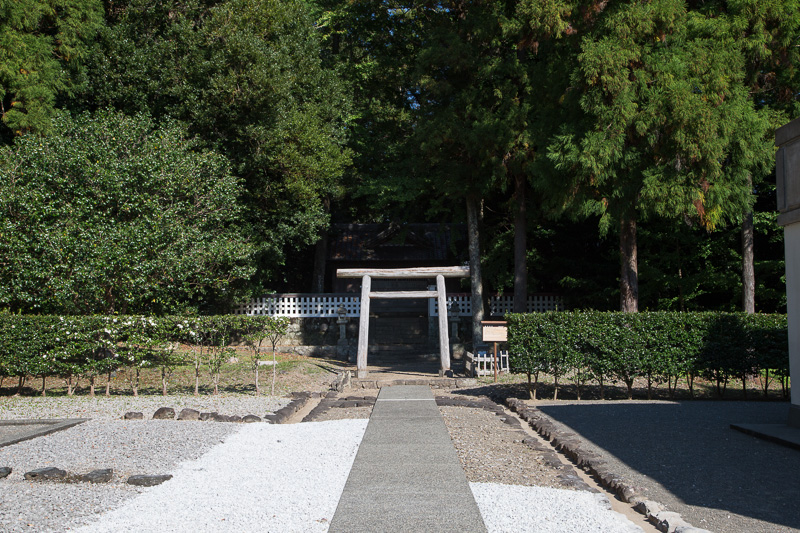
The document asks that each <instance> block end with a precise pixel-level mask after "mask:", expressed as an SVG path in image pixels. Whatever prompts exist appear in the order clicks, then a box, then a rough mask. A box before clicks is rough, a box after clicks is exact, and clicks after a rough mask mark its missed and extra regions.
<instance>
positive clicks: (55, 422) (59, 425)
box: [0, 418, 89, 447]
mask: <svg viewBox="0 0 800 533" xmlns="http://www.w3.org/2000/svg"><path fill="white" fill-rule="evenodd" d="M87 420H89V419H88V418H58V419H41V420H39V419H19V420H2V421H0V426H27V425H44V424H47V425H48V426H49V427H46V428H42V429H41V430H39V431H35V432H33V433H31V434H29V435H25V436H23V437H16V438H13V439H8V440H3V441H0V447H4V446H10V445H12V444H17V443H20V442H24V441H26V440H31V439H35V438H36V437H43V436H45V435H50V434H52V433H55V432H56V431H61V430H64V429H69V428H71V427H74V426H77V425H78V424H83V423H84V422H86V421H87Z"/></svg>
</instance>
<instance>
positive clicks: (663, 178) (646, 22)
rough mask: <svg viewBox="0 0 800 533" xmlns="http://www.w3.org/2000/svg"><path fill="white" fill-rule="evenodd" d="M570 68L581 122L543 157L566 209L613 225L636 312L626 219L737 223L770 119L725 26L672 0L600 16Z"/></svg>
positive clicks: (631, 237) (627, 300)
mask: <svg viewBox="0 0 800 533" xmlns="http://www.w3.org/2000/svg"><path fill="white" fill-rule="evenodd" d="M579 61H580V65H579V67H578V69H576V71H575V72H574V74H573V84H574V85H575V86H576V88H578V89H579V92H578V95H577V97H578V102H579V105H580V106H581V109H582V110H583V112H584V113H585V121H584V122H583V123H582V124H580V125H577V124H571V125H568V126H566V127H565V129H564V133H563V134H562V135H559V136H558V137H557V138H556V139H555V141H554V142H553V144H552V145H551V147H550V150H551V151H550V156H551V158H552V159H553V161H554V162H555V163H556V166H557V168H558V169H559V170H561V171H562V172H563V173H564V181H565V186H566V187H567V189H568V190H569V191H574V193H575V194H574V196H573V199H574V200H575V203H574V207H573V209H575V212H576V213H577V214H582V215H588V214H599V215H600V216H601V218H600V228H601V231H603V232H607V231H608V230H609V229H610V228H612V227H614V226H616V227H617V228H618V229H619V235H620V239H619V240H620V244H619V248H620V258H621V261H620V263H621V269H620V308H621V310H623V311H637V310H638V262H637V251H638V248H637V243H636V235H637V232H636V229H637V222H638V221H639V220H640V219H642V218H646V217H648V216H653V215H655V216H659V217H665V218H681V217H691V218H692V219H694V220H696V221H697V222H698V223H699V224H700V225H701V226H703V227H705V228H707V229H709V230H713V229H714V228H715V227H717V226H718V225H721V224H724V223H726V222H732V221H738V220H741V217H742V214H743V213H745V212H747V211H748V210H749V209H750V208H751V205H752V201H753V198H752V194H751V189H752V187H751V185H750V183H751V181H750V180H751V175H752V172H753V171H754V169H756V168H757V167H759V165H761V166H763V165H764V164H766V161H767V160H768V159H769V158H770V157H771V155H772V149H771V146H770V143H769V141H768V137H767V131H768V128H769V121H768V120H767V116H766V114H765V113H761V112H758V111H757V110H756V109H755V107H754V105H753V103H752V100H751V98H750V95H749V93H748V91H747V87H746V85H745V84H744V76H745V69H744V66H745V56H744V54H743V52H742V47H741V42H740V41H739V40H737V36H736V34H735V32H734V31H733V27H732V24H731V21H730V19H729V18H728V17H726V16H722V15H720V16H707V15H705V14H703V13H701V12H697V11H688V10H687V9H686V5H685V3H684V2H682V1H680V0H652V1H649V2H626V3H620V4H615V5H614V6H613V7H609V8H607V10H606V12H605V13H604V14H603V16H602V17H601V18H599V20H598V22H597V24H596V26H595V27H594V28H593V29H592V30H591V33H590V34H588V35H587V36H586V37H585V38H584V40H583V42H582V46H581V53H580V55H579Z"/></svg>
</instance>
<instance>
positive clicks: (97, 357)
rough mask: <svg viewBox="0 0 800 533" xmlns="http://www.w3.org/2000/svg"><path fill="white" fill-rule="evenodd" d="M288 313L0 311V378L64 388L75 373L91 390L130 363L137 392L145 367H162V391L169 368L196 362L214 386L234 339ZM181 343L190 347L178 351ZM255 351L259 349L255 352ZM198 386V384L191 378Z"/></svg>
mask: <svg viewBox="0 0 800 533" xmlns="http://www.w3.org/2000/svg"><path fill="white" fill-rule="evenodd" d="M288 322H289V321H288V319H286V318H285V317H278V318H276V317H269V316H245V315H218V316H200V317H180V316H164V317H149V316H46V315H45V316H42V315H12V314H3V313H0V377H3V378H7V377H18V378H19V388H20V389H21V388H22V386H23V384H24V379H25V377H27V376H35V377H41V378H46V377H50V376H58V377H63V378H64V379H65V380H66V382H67V392H68V394H72V392H73V388H72V386H73V378H74V379H77V378H87V379H88V380H89V383H90V388H91V392H92V394H93V393H94V383H95V378H96V377H97V376H98V375H101V374H106V373H108V374H110V373H111V372H113V371H116V370H118V369H127V370H129V372H128V375H129V379H130V380H131V388H132V389H133V392H134V394H137V393H138V379H139V372H140V370H141V369H142V368H160V369H161V370H162V380H163V388H164V394H166V381H167V378H168V376H169V375H170V374H171V369H172V368H174V367H176V366H180V365H183V364H189V363H191V364H194V365H195V368H196V377H199V370H200V367H201V366H205V367H207V368H208V369H209V370H210V372H211V377H212V381H213V383H214V387H215V391H216V388H217V384H218V379H219V370H220V366H221V364H222V362H223V361H224V360H225V358H226V357H227V356H228V355H230V354H229V350H228V347H229V346H230V343H231V342H232V341H233V340H234V339H239V340H244V341H245V342H248V344H249V339H252V338H254V337H256V338H257V337H259V336H262V337H269V336H273V337H276V336H280V335H282V334H285V333H286V329H287V327H288ZM180 344H187V345H191V346H193V347H194V349H193V350H192V351H191V352H190V353H185V352H182V351H178V350H177V347H178V345H180ZM253 357H254V358H257V357H258V353H257V351H254V353H253ZM195 388H196V385H195Z"/></svg>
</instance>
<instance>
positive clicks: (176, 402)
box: [0, 395, 289, 533]
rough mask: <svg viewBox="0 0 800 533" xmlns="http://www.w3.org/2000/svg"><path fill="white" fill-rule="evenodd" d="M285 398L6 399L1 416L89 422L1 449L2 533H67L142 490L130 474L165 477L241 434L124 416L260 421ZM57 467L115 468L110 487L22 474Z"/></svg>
mask: <svg viewBox="0 0 800 533" xmlns="http://www.w3.org/2000/svg"><path fill="white" fill-rule="evenodd" d="M288 402H289V400H288V399H284V398H273V399H269V398H265V397H261V398H256V397H246V396H222V395H221V396H218V397H205V396H204V397H199V398H195V397H192V396H185V397H166V398H164V397H139V398H132V397H111V398H104V397H98V398H94V399H92V398H86V397H73V398H3V399H2V401H1V402H0V418H5V419H20V418H75V417H84V418H89V417H91V418H93V420H89V421H87V422H84V423H83V424H80V425H78V426H75V427H72V428H69V429H65V430H63V431H59V432H57V433H53V434H51V435H47V436H43V437H37V438H35V439H32V440H28V441H24V442H20V443H18V444H13V445H10V446H6V447H2V448H0V466H10V467H11V468H12V469H13V472H12V473H11V475H10V476H9V477H8V478H6V479H3V480H0V531H3V532H9V533H14V532H18V531H27V532H30V531H37V532H40V531H65V530H68V529H69V528H71V527H74V526H76V525H80V524H83V523H86V522H87V521H88V520H90V519H91V518H92V517H93V516H94V515H96V514H98V513H101V512H104V511H107V510H110V509H113V508H116V507H118V506H119V505H121V504H122V503H123V502H125V501H127V500H129V499H131V498H133V497H135V496H137V495H138V494H139V493H141V492H142V491H143V490H146V489H140V488H135V487H132V486H130V485H127V484H125V480H126V479H127V477H128V476H130V475H133V474H163V473H169V472H172V471H174V470H175V469H176V468H177V467H178V465H179V464H180V463H182V462H184V461H188V460H193V459H197V458H199V457H200V456H202V455H203V454H204V453H206V452H207V451H209V450H210V449H211V448H213V447H214V446H216V445H217V444H219V443H220V442H222V441H224V440H225V439H226V438H227V437H228V436H230V435H231V434H233V433H236V432H238V431H239V430H241V429H242V428H243V427H246V426H245V425H244V424H234V423H220V422H188V421H177V420H129V421H123V420H120V417H121V416H122V415H123V414H124V413H125V412H127V411H141V412H144V414H145V416H146V417H147V418H150V417H151V416H152V414H153V412H154V411H155V410H156V409H157V408H158V407H161V406H167V407H173V408H174V409H176V412H178V411H179V410H180V409H182V408H184V407H191V408H195V409H198V410H203V411H218V412H220V413H221V414H230V415H233V414H239V415H244V414H248V413H255V414H258V415H259V416H263V415H264V414H266V412H268V411H273V410H275V409H277V408H279V407H280V406H282V405H285V404H286V403H288ZM47 466H55V467H58V468H61V469H64V470H67V471H68V472H71V473H75V474H85V473H88V472H89V471H91V470H95V469H101V468H113V469H114V478H113V479H112V481H111V482H110V483H109V484H104V485H92V484H88V483H76V484H64V483H41V482H39V483H36V482H29V481H25V480H24V479H23V475H24V474H25V472H28V471H30V470H33V469H35V468H41V467H47Z"/></svg>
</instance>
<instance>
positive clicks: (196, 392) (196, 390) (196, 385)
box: [194, 359, 200, 396]
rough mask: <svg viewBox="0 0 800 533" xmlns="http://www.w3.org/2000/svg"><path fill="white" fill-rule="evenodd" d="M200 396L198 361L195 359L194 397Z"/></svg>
mask: <svg viewBox="0 0 800 533" xmlns="http://www.w3.org/2000/svg"><path fill="white" fill-rule="evenodd" d="M199 394H200V361H199V360H197V359H195V362H194V395H195V396H198V395H199Z"/></svg>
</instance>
